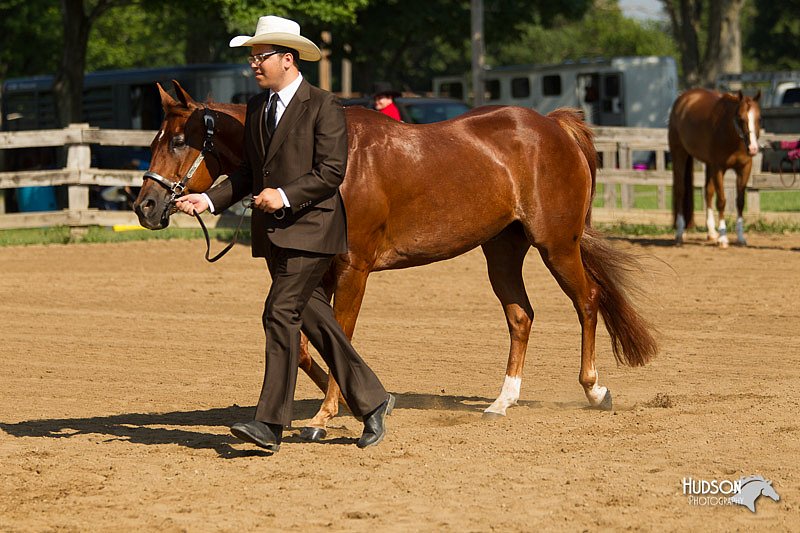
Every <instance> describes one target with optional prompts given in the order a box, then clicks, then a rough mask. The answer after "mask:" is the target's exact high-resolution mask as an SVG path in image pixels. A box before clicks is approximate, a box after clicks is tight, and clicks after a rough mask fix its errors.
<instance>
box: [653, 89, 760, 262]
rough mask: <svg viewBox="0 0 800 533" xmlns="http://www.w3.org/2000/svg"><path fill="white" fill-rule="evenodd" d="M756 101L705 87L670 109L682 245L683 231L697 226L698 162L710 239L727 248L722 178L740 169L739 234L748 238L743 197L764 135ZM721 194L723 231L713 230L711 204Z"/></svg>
mask: <svg viewBox="0 0 800 533" xmlns="http://www.w3.org/2000/svg"><path fill="white" fill-rule="evenodd" d="M760 97H761V91H758V93H757V94H756V95H755V96H754V97H752V98H751V97H749V96H744V95H743V94H742V92H741V91H739V93H738V94H737V95H736V96H734V95H731V94H722V93H718V92H716V91H709V90H707V89H691V90H689V91H686V92H684V93H683V94H681V95H680V96H679V97H678V99H677V100H675V103H674V104H673V105H672V111H671V112H670V116H669V133H668V136H669V152H670V155H671V156H672V183H673V187H672V212H673V214H674V216H675V220H674V222H675V240H676V242H677V243H678V244H680V243H681V242H683V232H684V230H685V229H686V228H687V227H691V226H692V225H693V224H694V194H693V191H694V189H693V172H692V170H693V166H694V159H697V160H699V161H702V162H704V163H705V164H706V185H705V200H706V225H707V227H708V238H709V239H710V240H713V241H716V242H717V243H719V245H720V246H721V247H723V248H724V247H727V246H728V235H727V228H726V225H725V189H724V187H723V176H724V174H725V171H726V170H728V169H729V168H732V169H734V170H735V171H736V213H737V218H736V235H737V239H738V242H739V244H746V241H745V238H744V219H743V217H742V212H743V211H744V198H745V189H746V187H747V181H748V180H749V179H750V170H751V168H752V166H753V156H754V155H756V154H757V153H758V136H759V134H760V132H761V108H760V107H759V105H758V100H759V98H760ZM715 193H716V195H717V202H716V207H717V211H718V213H719V230H717V229H715V228H714V210H713V209H712V202H713V200H714V194H715Z"/></svg>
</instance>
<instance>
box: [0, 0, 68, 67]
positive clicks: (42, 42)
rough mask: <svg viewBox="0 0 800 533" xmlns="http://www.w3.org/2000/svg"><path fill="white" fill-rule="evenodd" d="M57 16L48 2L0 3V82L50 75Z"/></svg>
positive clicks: (58, 38)
mask: <svg viewBox="0 0 800 533" xmlns="http://www.w3.org/2000/svg"><path fill="white" fill-rule="evenodd" d="M60 21H61V14H60V12H59V9H58V5H57V4H54V3H53V1H52V0H0V79H5V78H10V77H15V76H27V75H30V74H37V73H51V74H52V73H53V72H54V71H55V69H56V67H57V66H58V60H59V50H60V48H61V46H60V45H61V26H60Z"/></svg>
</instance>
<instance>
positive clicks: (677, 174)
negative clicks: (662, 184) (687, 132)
mask: <svg viewBox="0 0 800 533" xmlns="http://www.w3.org/2000/svg"><path fill="white" fill-rule="evenodd" d="M673 120H674V119H673V118H672V117H671V116H670V125H669V134H668V135H669V151H670V153H671V154H672V224H673V226H674V227H677V226H678V215H683V222H684V224H685V227H687V228H688V227H691V226H693V225H694V184H693V183H692V182H693V181H694V176H693V174H694V172H693V168H694V158H692V156H691V155H689V152H688V151H687V150H686V149H685V148H684V147H683V144H682V143H681V141H680V136H679V134H678V132H677V129H674V125H673ZM684 155H685V156H686V162H685V163H684V165H683V168H680V163H679V162H678V160H679V159H680V158H681V157H683V156H684Z"/></svg>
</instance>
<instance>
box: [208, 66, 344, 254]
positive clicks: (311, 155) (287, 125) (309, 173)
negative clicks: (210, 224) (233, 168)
mask: <svg viewBox="0 0 800 533" xmlns="http://www.w3.org/2000/svg"><path fill="white" fill-rule="evenodd" d="M268 94H269V91H264V92H263V93H261V94H258V95H256V96H254V97H253V98H251V99H250V101H249V102H247V117H246V119H245V134H244V157H243V158H242V164H241V166H240V168H239V170H238V171H237V172H235V173H234V174H232V175H231V176H230V177H229V178H228V179H226V180H224V181H222V182H221V183H220V184H219V185H217V186H215V187H212V188H211V189H209V190H208V192H207V193H208V196H209V198H211V201H212V202H213V203H214V210H215V212H216V213H221V212H222V211H224V210H225V209H227V208H228V207H230V206H231V205H233V204H234V203H236V202H238V201H239V200H241V199H242V198H244V197H245V196H247V195H249V194H254V195H257V194H259V193H260V192H261V191H262V190H264V189H265V188H267V187H270V188H273V189H277V188H281V189H283V192H284V193H285V194H286V197H287V198H288V200H289V203H290V204H291V208H287V209H285V210H284V212H285V217H284V218H282V219H278V218H276V217H275V216H274V214H270V213H265V212H264V211H261V210H260V209H253V214H252V219H251V229H252V242H253V244H252V247H253V256H254V257H265V256H266V249H267V239H269V241H270V242H272V243H273V244H275V245H276V246H280V247H281V248H293V249H296V250H304V251H308V252H316V253H324V254H339V253H344V252H346V251H347V220H346V218H345V211H344V203H343V202H342V197H341V195H340V194H339V185H340V184H341V183H342V180H343V179H344V174H345V170H346V167H347V125H346V123H345V118H344V109H343V108H342V106H341V104H340V103H339V101H338V100H337V99H336V97H335V96H334V95H333V94H331V93H329V92H327V91H324V90H322V89H319V88H317V87H314V86H313V85H311V84H309V83H308V82H307V81H306V80H305V79H304V80H303V81H302V82H301V83H300V87H299V88H298V89H297V92H296V93H295V95H294V97H293V98H292V101H291V102H289V105H288V106H287V107H286V110H285V111H284V113H283V116H282V117H281V120H280V122H278V126H277V128H276V129H275V133H274V134H273V136H272V139H271V140H270V138H269V135H268V134H267V129H266V123H265V109H266V105H267V102H268Z"/></svg>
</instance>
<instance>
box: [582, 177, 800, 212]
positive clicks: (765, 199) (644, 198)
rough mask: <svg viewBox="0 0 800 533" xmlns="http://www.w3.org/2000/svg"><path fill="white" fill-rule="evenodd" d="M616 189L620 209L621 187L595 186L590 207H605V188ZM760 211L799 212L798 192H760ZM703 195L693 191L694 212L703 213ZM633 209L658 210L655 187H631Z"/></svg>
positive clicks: (668, 196) (668, 200) (669, 202)
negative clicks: (595, 189)
mask: <svg viewBox="0 0 800 533" xmlns="http://www.w3.org/2000/svg"><path fill="white" fill-rule="evenodd" d="M607 186H608V187H615V188H616V205H615V207H616V208H618V209H620V208H622V191H621V185H618V184H616V185H606V184H604V183H598V184H597V191H596V192H595V196H594V199H593V201H592V205H593V206H594V207H605V191H606V187H607ZM759 195H760V200H761V211H765V212H769V213H786V212H798V211H800V191H794V190H791V191H789V190H787V191H761V192H760V193H759ZM726 200H727V202H728V204H729V205H730V204H732V205H735V204H736V197H735V195H734V197H732V198H726ZM705 202H706V200H705V193H704V192H703V190H702V189H700V188H695V189H694V205H695V210H700V211H705V205H706V203H705ZM671 206H672V187H667V188H666V191H665V209H671V208H672V207H671ZM633 207H634V208H635V209H658V187H656V186H655V185H634V186H633Z"/></svg>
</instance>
